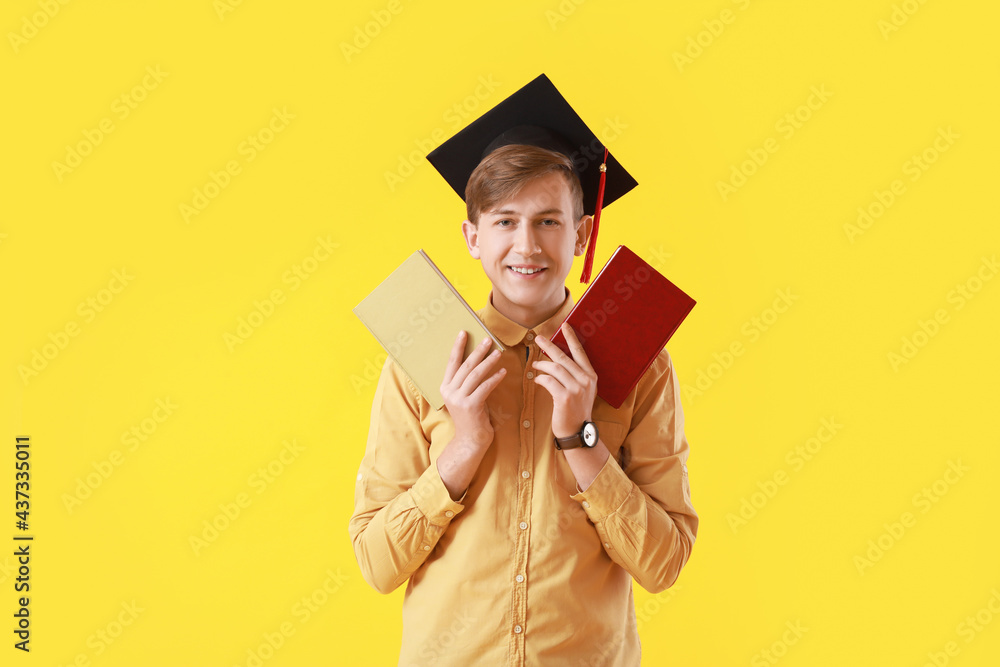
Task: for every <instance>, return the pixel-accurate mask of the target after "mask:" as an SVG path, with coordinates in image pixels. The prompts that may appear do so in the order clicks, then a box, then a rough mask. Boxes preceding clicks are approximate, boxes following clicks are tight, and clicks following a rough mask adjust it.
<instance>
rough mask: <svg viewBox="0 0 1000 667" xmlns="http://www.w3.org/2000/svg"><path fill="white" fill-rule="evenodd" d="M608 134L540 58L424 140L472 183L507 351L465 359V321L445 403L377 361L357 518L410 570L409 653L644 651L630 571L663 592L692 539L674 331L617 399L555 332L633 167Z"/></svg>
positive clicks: (474, 217)
mask: <svg viewBox="0 0 1000 667" xmlns="http://www.w3.org/2000/svg"><path fill="white" fill-rule="evenodd" d="M580 126H582V127H583V130H579V127H580ZM598 147H599V149H600V151H601V154H603V153H604V148H603V146H600V142H599V141H597V139H596V137H594V136H593V134H592V133H591V132H590V131H589V130H588V129H586V126H585V125H583V123H582V121H580V120H579V118H578V117H577V116H576V115H575V113H573V111H572V109H571V108H569V106H568V105H567V104H566V102H565V100H563V99H562V97H561V96H560V95H559V93H558V92H557V91H556V90H555V88H554V87H552V85H551V83H550V82H549V81H548V79H547V78H545V77H544V75H543V76H541V77H539V78H538V79H536V80H535V81H533V82H531V83H530V84H528V86H525V88H523V89H521V90H520V91H518V92H517V93H515V94H514V95H512V96H511V97H510V98H508V99H507V100H505V101H504V102H502V103H501V104H500V105H498V106H497V107H496V108H494V109H493V110H491V111H489V112H487V114H486V115H484V116H483V117H482V118H480V119H479V120H477V121H475V122H474V123H473V124H472V125H470V126H469V127H468V128H466V129H465V130H463V131H462V132H461V133H459V134H458V135H456V137H454V138H452V139H451V140H449V142H446V144H444V145H443V146H441V147H440V148H439V149H437V151H435V152H434V153H432V154H431V156H429V158H430V159H431V161H432V162H433V163H434V164H435V166H436V167H437V168H438V169H439V171H441V172H442V173H443V174H444V175H445V177H446V178H447V179H448V180H449V182H451V184H452V186H453V187H455V189H456V191H458V192H459V193H460V194H462V193H464V195H465V199H466V205H467V211H468V219H467V220H466V221H464V222H463V223H462V233H463V235H464V237H465V242H466V244H467V247H468V250H469V253H470V254H471V255H472V257H473V258H475V259H478V260H479V261H480V262H481V263H482V266H483V270H484V271H485V272H486V275H487V276H488V278H489V280H490V282H491V284H492V290H491V291H490V294H489V297H488V299H487V304H486V306H485V307H484V308H482V309H481V310H479V311H478V314H479V316H480V318H481V319H482V321H483V323H484V324H485V325H486V326H487V328H488V329H489V330H490V331H491V332H492V333H493V334H494V335H495V336H497V338H499V339H500V340H501V341H502V342H503V344H504V345H505V346H506V350H505V351H504V352H502V353H501V352H499V351H493V352H492V353H490V352H489V347H488V346H479V347H478V348H477V349H475V350H473V352H472V353H471V354H470V355H469V356H468V358H467V359H465V360H464V361H463V359H462V354H463V351H464V349H465V334H464V332H460V333H459V335H458V337H457V338H456V340H455V344H454V348H453V350H452V355H451V359H450V360H449V363H448V366H447V368H446V369H445V377H444V382H443V383H442V385H441V394H442V396H443V397H444V400H445V407H444V408H442V409H441V410H440V411H437V410H434V409H433V408H431V407H430V405H429V404H428V402H427V401H426V399H424V398H423V396H421V394H420V392H419V391H418V390H417V389H416V388H415V387H414V386H413V384H412V383H411V382H410V381H409V379H408V378H407V377H406V375H405V374H404V373H403V372H402V371H401V370H400V369H399V368H398V366H396V364H395V363H394V362H392V360H391V359H390V360H389V361H387V362H386V364H385V367H384V368H383V371H382V375H381V377H380V378H379V383H378V387H377V389H376V393H375V399H374V403H373V406H372V416H371V428H370V431H369V436H368V444H367V449H366V451H365V455H364V459H363V461H362V463H361V468H360V471H359V474H358V482H357V487H356V491H355V499H356V502H355V511H354V515H353V516H352V518H351V523H350V533H351V538H352V540H353V542H354V548H355V554H356V556H357V559H358V563H359V564H360V566H361V569H362V573H363V575H364V577H365V579H366V580H367V581H368V582H369V583H370V584H371V585H372V586H373V587H374V588H376V589H377V590H378V591H380V592H383V593H388V592H390V591H392V590H394V589H395V588H396V587H398V586H399V585H400V584H402V583H403V582H404V581H406V580H407V579H408V580H409V585H408V587H407V589H406V595H405V598H404V602H403V639H402V650H401V655H400V665H431V664H434V665H456V666H457V665H460V666H462V667H466V666H468V665H573V666H574V667H575V666H577V665H595V666H596V665H638V664H639V661H640V646H639V637H638V633H637V629H636V618H635V605H634V602H633V597H632V580H633V578H634V579H635V580H636V581H637V582H638V583H639V585H641V586H642V587H643V588H645V589H646V590H648V591H650V592H659V591H662V590H664V589H666V588H668V587H669V586H671V585H672V584H673V583H674V581H675V580H676V578H677V576H678V574H679V573H680V570H681V568H682V567H683V566H684V564H685V563H686V562H687V560H688V558H689V556H690V554H691V548H692V545H693V543H694V539H695V535H696V533H697V527H698V517H697V514H696V513H695V510H694V508H693V506H692V505H691V498H690V490H689V486H688V478H687V468H686V465H685V462H686V460H687V456H688V445H687V441H686V439H685V437H684V428H683V415H682V412H681V406H680V391H679V384H678V381H677V378H676V376H675V375H674V372H673V367H672V364H671V361H670V357H669V355H668V354H667V352H666V350H663V351H661V352H660V354H659V355H658V356H657V358H656V359H655V360H654V362H653V364H652V365H651V366H650V367H649V369H648V370H647V371H646V373H645V374H644V375H643V377H642V378H641V379H640V381H639V383H638V385H637V386H636V388H635V389H634V390H633V391H632V393H631V394H630V395H629V397H628V398H627V399H626V400H625V402H624V403H623V404H622V405H621V407H619V408H617V409H615V408H613V407H611V406H610V405H609V404H607V403H606V402H605V401H603V400H602V399H601V398H599V397H598V396H597V395H596V384H597V383H596V378H597V376H596V374H595V373H594V371H593V369H592V368H591V366H590V363H589V361H588V359H587V355H586V354H585V352H584V350H583V348H582V346H581V345H580V343H579V341H578V340H577V338H576V336H575V334H574V332H573V331H572V329H571V328H569V327H568V326H566V327H564V335H565V336H566V339H567V342H568V344H569V348H570V350H571V353H572V354H571V355H566V354H564V353H563V352H562V351H561V350H560V349H559V348H558V347H557V346H555V345H554V344H553V343H552V342H550V339H551V337H552V336H553V335H554V334H555V333H556V331H557V330H558V328H559V325H560V323H561V322H562V321H563V319H564V318H565V317H566V315H567V314H568V313H569V311H570V310H571V309H572V307H573V299H572V297H571V296H570V293H569V290H568V289H567V288H566V286H565V280H566V276H567V275H568V273H569V271H570V268H571V266H572V262H573V257H574V256H579V255H583V254H584V252H585V249H586V248H587V246H588V242H590V243H593V228H594V220H593V218H592V216H591V215H589V214H587V213H586V211H594V210H595V208H599V203H598V202H599V199H600V198H599V196H598V191H599V190H603V191H604V195H605V199H606V200H607V203H610V201H611V200H613V198H614V197H617V196H620V195H621V194H624V192H627V191H628V190H629V189H631V188H632V187H634V185H635V181H634V180H632V179H631V177H630V176H628V174H627V172H625V171H624V170H623V169H621V167H620V166H619V165H618V164H617V162H615V161H613V159H607V160H606V162H604V163H602V162H600V160H599V157H598V159H597V160H594V159H591V158H589V157H586V156H587V155H597V154H596V153H595V152H594V149H595V148H598ZM605 164H606V165H607V169H608V173H607V175H606V183H604V185H605V187H604V188H601V187H600V181H601V180H603V179H601V177H600V172H601V171H603V167H604V165H605ZM470 172H471V174H470ZM581 179H582V182H581ZM623 344H627V343H626V342H623Z"/></svg>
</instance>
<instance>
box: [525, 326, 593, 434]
mask: <svg viewBox="0 0 1000 667" xmlns="http://www.w3.org/2000/svg"><path fill="white" fill-rule="evenodd" d="M562 332H563V336H565V337H566V344H567V345H568V346H569V351H570V353H571V354H572V355H573V356H572V358H571V357H569V356H568V355H567V354H566V353H565V352H563V351H562V350H561V349H559V346H557V345H556V344H555V343H553V342H552V341H550V340H548V339H546V338H545V337H544V336H535V340H536V341H537V342H538V347H540V348H542V352H544V353H545V354H547V355H548V356H549V358H550V359H551V360H552V361H535V362H533V363H532V366H533V367H534V368H535V370H536V371H541V372H540V373H536V375H535V383H536V384H538V385H541V386H542V387H544V388H545V390H546V391H548V392H549V394H551V395H552V434H553V435H554V436H556V437H557V438H568V437H569V436H571V435H574V434H576V433H579V432H580V428H581V427H582V426H583V422H585V421H590V420H591V419H590V417H591V412H592V410H593V407H594V400H595V399H596V397H597V373H596V372H594V367H593V366H591V365H590V360H589V359H588V358H587V353H586V352H584V351H583V345H582V344H581V343H580V340H579V339H578V338H577V337H576V332H575V331H573V327H571V326H570V325H569V324H567V323H565V322H564V323H563V325H562Z"/></svg>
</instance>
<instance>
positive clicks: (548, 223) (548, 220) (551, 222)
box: [542, 218, 559, 227]
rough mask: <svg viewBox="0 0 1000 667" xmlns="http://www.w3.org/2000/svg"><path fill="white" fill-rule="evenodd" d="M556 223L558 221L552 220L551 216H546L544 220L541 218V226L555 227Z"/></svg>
mask: <svg viewBox="0 0 1000 667" xmlns="http://www.w3.org/2000/svg"><path fill="white" fill-rule="evenodd" d="M558 224H559V221H558V220H553V219H552V218H546V219H545V220H542V226H543V227H555V226H557V225H558Z"/></svg>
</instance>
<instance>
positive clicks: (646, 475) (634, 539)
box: [572, 350, 698, 593]
mask: <svg viewBox="0 0 1000 667" xmlns="http://www.w3.org/2000/svg"><path fill="white" fill-rule="evenodd" d="M635 400H636V403H635V405H636V407H635V410H634V411H633V413H632V423H631V425H630V430H629V433H628V435H627V436H626V438H625V440H624V442H623V443H622V447H626V448H628V450H629V452H630V454H631V459H630V461H629V462H628V463H627V464H626V467H627V473H626V470H623V469H622V467H621V465H620V464H619V463H618V461H616V460H615V457H614V456H609V457H608V459H607V461H606V462H605V464H604V467H603V468H601V470H600V472H599V473H598V474H597V477H596V478H595V479H594V481H593V482H591V484H590V486H588V487H587V490H586V491H582V492H579V493H577V494H576V495H574V496H572V498H573V499H574V500H576V501H578V502H579V503H580V504H581V505H582V507H583V509H584V511H585V512H586V513H587V516H588V517H589V518H590V520H591V522H593V524H594V526H595V528H596V529H597V532H598V534H599V535H600V537H601V542H602V543H603V544H604V549H605V551H606V552H607V553H608V555H609V556H610V557H611V559H612V560H613V561H615V562H616V563H618V564H619V565H621V566H622V567H623V568H625V570H626V571H627V572H628V573H629V574H631V575H632V577H633V578H634V579H635V580H636V581H637V582H638V583H639V585H640V586H642V587H643V588H644V589H646V590H647V591H649V592H651V593H658V592H660V591H663V590H666V589H667V588H669V587H670V586H672V585H673V584H674V582H675V581H676V580H677V576H678V575H679V574H680V571H681V568H683V567H684V564H685V563H687V560H688V558H689V557H690V556H691V548H692V546H693V545H694V540H695V536H696V535H697V533H698V515H697V513H696V512H695V510H694V506H693V505H692V504H691V489H690V486H689V484H688V474H687V465H686V462H687V458H688V443H687V439H686V438H685V437H684V415H683V412H682V410H681V404H680V385H679V383H678V381H677V376H676V375H675V374H674V370H673V364H672V362H671V360H670V356H669V355H668V354H667V352H666V350H664V351H663V352H662V353H661V354H660V355H659V356H658V357H657V358H656V360H654V362H653V364H652V365H651V366H650V367H649V369H648V370H647V372H646V374H645V375H644V376H643V379H642V380H641V381H640V382H639V385H638V387H637V391H636V399H635Z"/></svg>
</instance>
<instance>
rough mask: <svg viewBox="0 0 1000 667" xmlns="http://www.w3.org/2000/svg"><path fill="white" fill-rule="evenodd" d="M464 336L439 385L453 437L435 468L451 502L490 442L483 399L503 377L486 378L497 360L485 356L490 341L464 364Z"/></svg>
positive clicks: (499, 374)
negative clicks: (452, 428) (450, 420)
mask: <svg viewBox="0 0 1000 667" xmlns="http://www.w3.org/2000/svg"><path fill="white" fill-rule="evenodd" d="M466 336H467V334H466V332H465V331H459V332H458V337H457V338H456V339H455V345H454V346H453V347H452V349H451V357H450V358H449V359H448V366H447V368H446V369H445V372H444V381H443V382H442V383H441V397H442V398H443V399H444V404H445V407H447V408H448V414H449V415H451V418H452V421H453V422H454V423H455V437H454V439H453V440H452V441H451V442H450V443H448V445H447V446H446V447H445V448H444V450H443V451H442V452H441V456H440V457H438V461H437V466H438V472H439V473H440V475H441V480H442V481H443V482H444V484H445V487H446V488H447V489H448V492H449V493H450V494H451V497H452V499H457V498H458V497H460V496H461V495H462V493H464V492H465V489H466V488H468V486H469V483H470V482H471V481H472V475H473V474H474V473H475V471H476V469H477V468H478V467H479V462H480V461H481V460H482V458H483V454H484V453H485V452H486V450H487V449H488V448H489V446H490V443H492V442H493V425H492V424H491V423H490V413H489V410H488V409H487V407H486V398H487V397H488V396H489V395H490V393H491V392H492V391H493V390H494V389H496V387H497V385H499V384H500V381H501V380H502V379H503V377H504V375H505V373H506V371H505V369H503V368H501V369H500V370H498V371H497V372H496V373H493V374H492V375H489V372H490V370H491V369H492V368H493V366H494V364H496V362H497V360H498V359H500V352H499V351H498V350H494V351H493V352H492V353H491V354H489V355H487V350H489V349H490V344H491V343H492V341H491V340H490V339H489V338H487V339H486V340H484V341H483V343H481V344H480V345H478V346H476V349H474V350H473V351H472V354H470V355H469V358H468V359H466V360H465V361H464V362H463V361H462V354H463V352H464V351H465V340H466Z"/></svg>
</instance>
